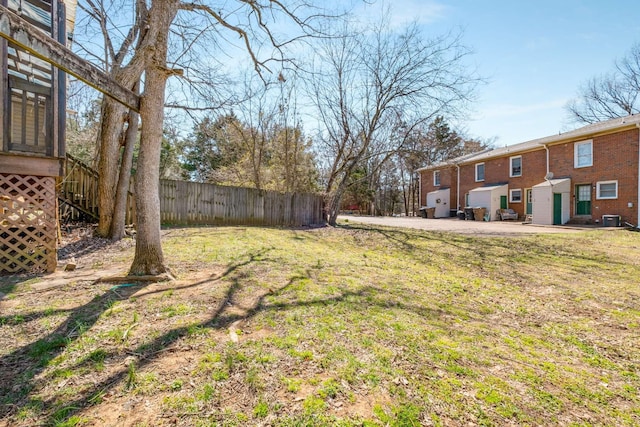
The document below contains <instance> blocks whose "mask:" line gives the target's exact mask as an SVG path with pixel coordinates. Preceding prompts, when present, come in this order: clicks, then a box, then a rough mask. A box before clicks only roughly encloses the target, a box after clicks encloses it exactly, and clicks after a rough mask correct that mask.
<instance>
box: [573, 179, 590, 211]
mask: <svg viewBox="0 0 640 427" xmlns="http://www.w3.org/2000/svg"><path fill="white" fill-rule="evenodd" d="M576 215H591V184H587V185H576Z"/></svg>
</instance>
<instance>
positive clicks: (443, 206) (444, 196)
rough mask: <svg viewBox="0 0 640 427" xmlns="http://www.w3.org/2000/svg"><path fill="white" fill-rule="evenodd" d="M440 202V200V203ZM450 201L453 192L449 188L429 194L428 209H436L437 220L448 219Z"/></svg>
mask: <svg viewBox="0 0 640 427" xmlns="http://www.w3.org/2000/svg"><path fill="white" fill-rule="evenodd" d="M438 200H440V202H439V203H438ZM449 200H451V190H450V189H448V188H447V189H445V190H436V191H432V192H430V193H427V207H428V208H436V212H435V217H436V218H446V217H448V216H449V209H450V207H449Z"/></svg>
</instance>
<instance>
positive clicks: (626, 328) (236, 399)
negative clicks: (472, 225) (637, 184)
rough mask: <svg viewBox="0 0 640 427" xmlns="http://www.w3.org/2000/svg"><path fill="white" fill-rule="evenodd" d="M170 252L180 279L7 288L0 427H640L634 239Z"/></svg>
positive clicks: (363, 242)
mask: <svg viewBox="0 0 640 427" xmlns="http://www.w3.org/2000/svg"><path fill="white" fill-rule="evenodd" d="M164 250H165V256H166V258H167V260H168V263H169V264H170V266H171V268H172V269H173V271H174V273H175V275H176V276H177V277H178V279H179V280H178V281H177V282H174V283H156V284H149V285H141V284H139V285H138V284H131V285H133V286H129V285H130V284H124V285H120V286H118V287H114V285H113V284H106V283H95V282H92V281H87V280H85V281H83V280H81V279H80V280H75V281H73V280H72V281H71V282H70V283H68V284H67V285H65V286H62V287H54V288H50V289H46V287H38V286H36V285H37V284H42V283H43V282H46V280H47V279H46V278H40V279H37V278H36V279H30V280H26V279H15V278H14V279H9V278H0V283H3V284H2V285H0V292H1V293H2V294H4V297H3V298H2V299H0V426H21V425H25V426H27V425H29V426H31V425H56V426H76V425H78V426H81V425H127V426H158V425H194V426H209V425H224V426H232V425H238V426H244V425H276V426H334V425H341V426H351V425H353V426H429V425H435V426H438V425H442V426H457V425H464V426H470V425H495V426H504V425H567V426H591V425H593V426H634V425H636V426H637V425H640V234H638V233H632V232H627V231H622V230H619V231H613V232H611V231H608V232H607V231H587V232H584V233H577V234H566V235H564V234H558V235H537V236H526V237H517V238H478V237H469V236H461V235H456V234H445V233H434V232H426V231H419V230H400V229H391V228H384V227H376V226H364V225H353V224H343V225H342V226H341V227H339V228H324V229H316V230H282V229H265V228H233V227H228V228H226V227H218V228H192V229H169V230H166V231H165V236H164ZM132 253H133V249H132V248H131V247H128V248H127V247H122V246H119V247H115V246H114V247H110V248H107V249H102V250H101V252H100V254H99V255H100V258H99V259H100V261H99V262H95V261H94V262H93V267H98V266H101V265H104V266H108V265H112V264H114V263H115V264H117V263H122V265H123V269H126V266H127V264H128V262H129V261H130V259H131V256H132ZM81 263H82V260H80V262H79V264H81ZM78 271H81V270H78Z"/></svg>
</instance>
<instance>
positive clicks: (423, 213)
mask: <svg viewBox="0 0 640 427" xmlns="http://www.w3.org/2000/svg"><path fill="white" fill-rule="evenodd" d="M419 211H420V216H421V217H422V218H426V217H427V208H420V209H419Z"/></svg>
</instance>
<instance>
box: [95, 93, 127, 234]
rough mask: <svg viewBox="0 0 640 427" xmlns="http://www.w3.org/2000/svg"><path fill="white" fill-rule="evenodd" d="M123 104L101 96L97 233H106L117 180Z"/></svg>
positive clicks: (109, 223) (111, 216)
mask: <svg viewBox="0 0 640 427" xmlns="http://www.w3.org/2000/svg"><path fill="white" fill-rule="evenodd" d="M126 111H127V110H126V107H125V106H124V105H122V104H119V103H118V102H117V101H114V100H113V99H111V98H109V97H108V96H105V97H104V98H103V99H102V113H101V128H100V158H99V162H98V176H99V177H100V179H99V180H98V215H99V222H98V228H97V229H96V234H97V235H99V236H101V237H108V236H109V230H110V229H111V219H112V218H113V208H114V205H115V196H116V183H117V182H118V169H119V168H118V157H119V156H118V154H119V151H120V135H121V133H122V123H123V117H124V115H125V113H126Z"/></svg>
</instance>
